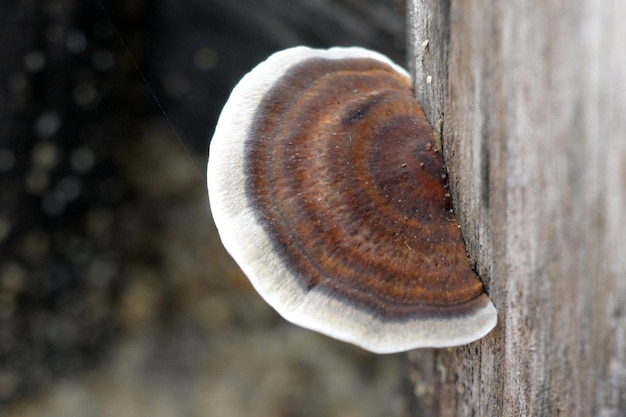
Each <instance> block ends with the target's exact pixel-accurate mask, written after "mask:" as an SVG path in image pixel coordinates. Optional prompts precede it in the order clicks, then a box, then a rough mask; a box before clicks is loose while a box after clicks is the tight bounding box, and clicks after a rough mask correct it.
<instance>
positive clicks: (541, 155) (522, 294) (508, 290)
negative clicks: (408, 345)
mask: <svg viewBox="0 0 626 417" xmlns="http://www.w3.org/2000/svg"><path fill="white" fill-rule="evenodd" d="M408 12H409V34H410V45H411V51H412V55H411V59H412V69H413V72H414V75H415V79H416V86H417V87H416V94H417V96H418V99H419V100H420V101H421V102H422V103H423V104H424V107H425V111H426V113H427V114H428V116H429V117H430V120H431V122H432V123H433V125H434V126H435V127H439V128H440V130H441V132H442V140H443V147H444V155H445V158H446V163H447V166H448V169H449V172H450V177H451V186H452V192H453V196H454V201H455V206H456V211H457V215H458V217H459V220H460V222H461V224H462V227H463V233H464V236H465V240H466V243H467V248H468V252H469V254H470V256H471V257H472V258H473V260H474V261H475V262H476V268H477V271H478V273H479V275H480V277H481V278H482V280H483V282H484V283H485V285H486V288H487V291H488V292H489V295H490V297H491V299H492V301H493V302H494V304H495V305H496V307H497V309H498V313H499V323H498V326H497V327H496V329H495V330H494V331H493V332H492V333H491V334H489V335H488V336H487V337H485V338H484V339H482V340H480V341H478V342H476V343H473V344H471V345H468V346H464V347H460V348H456V349H451V350H422V351H415V352H411V353H410V356H409V358H410V360H411V364H412V371H413V372H412V375H413V378H414V383H415V395H416V403H415V404H414V407H413V411H412V412H413V414H414V415H416V416H417V415H420V416H448V415H449V416H470V415H472V416H473V415H477V416H496V415H501V416H517V415H520V416H556V415H564V416H592V415H594V416H603V417H605V416H606V417H609V416H612V417H613V416H614V417H619V416H624V415H626V43H625V42H626V23H624V22H626V3H625V2H623V1H619V0H613V1H610V0H606V1H597V0H575V1H573V2H572V1H567V0H548V1H546V0H531V1H528V0H509V1H506V2H499V1H486V0H483V1H481V0H469V1H464V0H450V1H443V2H442V1H440V0H410V1H409V4H408ZM426 41H427V42H426ZM428 81H430V83H428ZM441 121H442V122H441Z"/></svg>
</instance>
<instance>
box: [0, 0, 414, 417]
mask: <svg viewBox="0 0 626 417" xmlns="http://www.w3.org/2000/svg"><path fill="white" fill-rule="evenodd" d="M0 23H1V24H0V416H2V417H4V416H16V417H18V416H20V417H21V416H24V417H25V416H44V415H45V416H53V417H55V416H63V417H73V416H77V417H78V416H81V417H83V416H115V417H123V416H141V415H150V416H153V417H160V416H172V417H174V416H221V417H230V416H250V415H259V416H401V415H405V413H406V410H407V407H408V405H407V404H406V402H407V401H408V400H407V398H410V397H411V393H410V390H411V389H412V388H411V383H410V377H409V375H408V370H406V369H405V368H406V362H405V358H404V357H403V356H402V355H386V356H377V355H373V354H370V353H367V352H365V351H363V350H360V349H358V348H355V347H352V346H350V345H347V344H344V343H341V342H337V341H334V340H331V339H329V338H326V337H324V336H320V335H318V334H315V333H313V332H310V331H307V330H303V329H300V328H297V327H295V326H293V325H291V324H289V323H287V322H286V321H284V320H282V319H281V318H280V317H279V316H278V315H277V314H276V313H275V312H274V311H273V310H272V309H271V308H269V307H268V306H267V305H266V304H265V303H264V302H263V301H262V300H261V298H260V297H259V296H257V294H256V293H255V292H254V290H253V289H252V287H251V286H250V284H249V283H248V281H247V279H246V278H245V276H243V275H242V273H241V272H240V271H239V269H238V268H237V266H236V265H235V264H234V262H233V261H232V260H231V259H230V258H229V257H228V255H227V254H226V253H225V252H224V250H223V248H222V246H221V244H220V242H219V238H218V237H217V234H216V231H215V226H214V225H213V223H212V219H211V215H210V210H209V206H208V201H207V195H206V187H205V166H206V161H207V147H208V142H209V138H210V137H211V135H212V130H213V128H214V126H215V123H216V120H217V117H218V115H219V112H220V110H221V108H222V106H223V104H224V103H225V101H226V99H227V97H228V94H229V92H230V90H231V89H232V87H233V86H234V85H235V84H236V83H237V81H238V80H239V79H240V78H241V77H242V75H243V74H245V73H246V72H247V71H249V70H250V69H251V68H252V67H254V66H255V65H256V64H257V63H259V62H260V61H262V60H263V59H265V58H266V57H267V56H268V55H269V54H271V53H272V52H275V51H277V50H279V49H283V48H286V47H289V46H294V45H299V44H305V45H310V46H316V47H329V46H333V45H360V46H365V47H368V48H372V49H375V50H378V51H380V52H383V53H385V54H387V55H389V56H390V57H392V58H393V59H394V60H396V61H397V62H398V63H400V64H404V63H405V35H404V30H405V27H404V25H405V24H404V2H403V0H367V1H363V0H298V1H294V0H260V1H259V0H135V1H128V2H120V1H117V2H114V1H109V0H102V1H101V2H100V1H98V0H21V1H15V0H3V1H2V2H1V3H0Z"/></svg>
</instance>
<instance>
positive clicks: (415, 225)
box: [244, 58, 486, 321]
mask: <svg viewBox="0 0 626 417" xmlns="http://www.w3.org/2000/svg"><path fill="white" fill-rule="evenodd" d="M294 92H297V94H295V93H294ZM270 115H271V117H270ZM253 120H254V121H253V123H252V125H251V128H250V129H249V130H248V133H247V139H246V153H245V158H244V170H245V177H246V178H247V180H246V195H247V197H248V199H249V200H250V204H251V206H253V207H254V208H255V216H256V217H257V219H258V221H259V223H260V224H262V226H263V228H264V229H265V230H266V232H267V233H268V235H269V236H271V240H272V242H273V243H274V250H276V251H277V252H278V254H279V256H280V258H281V259H282V261H283V262H284V263H285V264H286V265H288V268H289V269H290V270H292V271H293V275H294V277H295V279H296V281H297V283H298V285H299V286H300V287H301V288H302V289H303V291H310V290H311V289H313V288H317V290H322V291H324V292H325V293H327V294H328V295H329V296H330V297H334V298H336V299H341V300H342V301H344V302H348V303H351V304H353V305H354V306H355V307H356V308H359V309H363V310H367V311H369V312H371V313H372V314H373V315H375V316H377V317H380V318H384V319H386V320H400V321H402V320H406V319H407V318H410V317H419V316H425V317H433V316H436V317H446V316H459V315H463V314H468V313H469V312H471V311H474V310H476V309H478V308H482V307H484V305H485V302H486V301H485V298H484V297H481V294H482V284H481V283H480V281H479V280H478V278H477V277H476V275H475V273H474V272H473V271H472V269H471V268H470V265H469V262H468V259H467V255H466V252H465V248H464V244H463V240H462V236H461V233H460V229H459V227H458V223H457V221H456V219H455V217H454V215H453V213H452V210H451V201H450V199H449V197H448V195H449V194H447V193H448V191H447V183H446V170H445V167H444V164H443V158H442V156H441V154H440V153H438V152H437V151H436V150H435V148H434V146H433V145H434V138H433V134H432V128H431V127H430V125H429V124H428V122H427V121H426V119H425V117H424V114H423V112H422V110H421V108H420V107H419V105H418V104H417V103H416V102H415V100H414V99H413V97H412V87H411V83H410V80H409V79H408V78H407V77H406V76H405V75H404V74H401V73H398V72H397V71H395V70H394V69H393V68H391V67H390V66H389V65H387V64H386V63H383V62H379V61H377V60H373V59H367V58H353V59H345V60H329V59H323V58H311V59H307V60H305V61H303V62H301V63H299V64H298V65H295V66H293V67H292V68H290V69H289V70H288V71H287V72H286V73H285V74H284V75H283V76H282V77H281V78H280V79H279V80H278V81H277V82H276V83H275V84H274V85H273V86H272V88H271V89H270V90H269V91H268V93H267V94H266V95H265V96H264V97H263V99H262V100H261V102H260V104H259V105H258V107H257V109H256V113H255V117H254V119H253Z"/></svg>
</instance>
